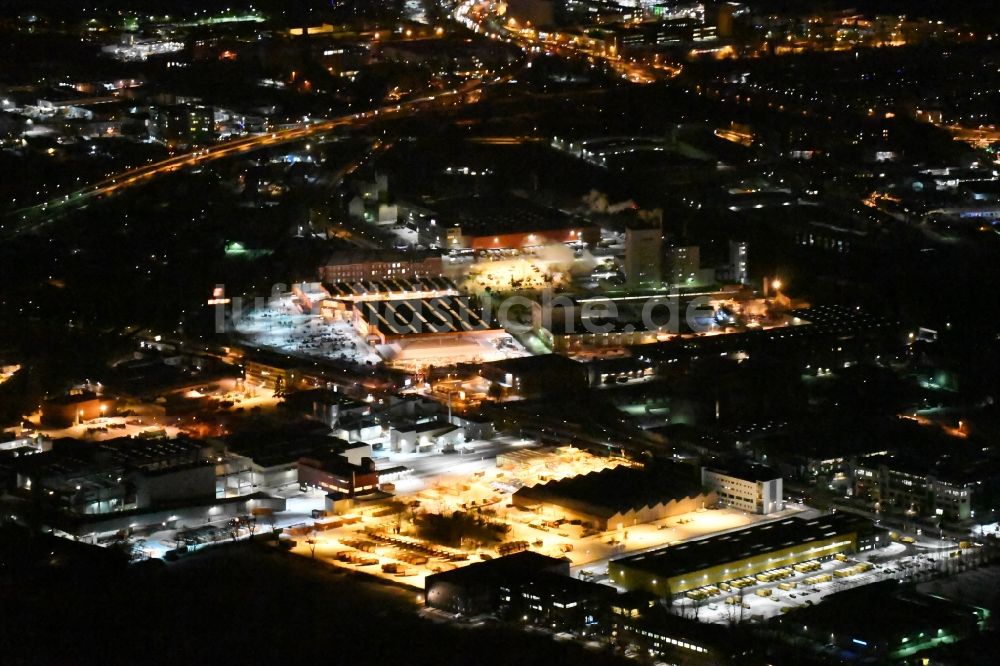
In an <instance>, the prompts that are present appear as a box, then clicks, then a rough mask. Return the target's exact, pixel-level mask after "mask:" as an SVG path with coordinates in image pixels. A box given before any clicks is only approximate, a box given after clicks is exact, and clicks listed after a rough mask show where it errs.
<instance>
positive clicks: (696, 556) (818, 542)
mask: <svg viewBox="0 0 1000 666" xmlns="http://www.w3.org/2000/svg"><path fill="white" fill-rule="evenodd" d="M888 543H889V536H888V533H887V532H885V530H882V529H880V528H876V527H874V525H872V523H871V522H869V521H867V520H864V519H863V518H859V517H857V516H852V515H849V514H843V513H837V514H832V515H829V516H823V517H820V518H814V519H811V520H805V519H802V518H786V519H784V520H779V521H777V522H773V523H766V524H763V525H755V526H753V527H748V528H746V529H743V530H738V531H735V532H729V533H727V534H721V535H719V536H713V537H709V538H707V539H699V540H697V541H688V542H685V543H681V544H678V545H676V546H668V547H666V548H662V549H660V550H654V551H650V552H647V553H641V554H639V555H633V556H631V557H624V558H621V559H618V560H614V561H612V562H611V563H610V564H609V565H608V574H609V576H610V578H611V582H612V583H615V584H616V585H619V586H622V587H624V588H626V589H629V590H645V591H647V592H650V593H652V594H655V595H657V596H660V597H669V596H671V595H675V594H680V593H683V592H687V591H689V590H694V589H697V588H699V587H705V586H707V585H717V584H719V583H722V582H725V581H729V580H735V579H737V578H742V577H745V576H754V575H756V574H758V573H763V572H765V571H769V570H771V569H777V568H780V567H789V566H793V565H795V564H799V563H801V562H805V561H808V560H818V559H826V558H830V557H833V556H834V555H836V554H838V553H855V552H858V551H864V550H870V549H872V548H880V547H882V546H885V545H888Z"/></svg>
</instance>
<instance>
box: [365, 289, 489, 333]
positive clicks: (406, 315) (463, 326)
mask: <svg viewBox="0 0 1000 666" xmlns="http://www.w3.org/2000/svg"><path fill="white" fill-rule="evenodd" d="M356 307H357V309H358V313H359V314H360V315H361V317H362V318H363V319H364V320H365V322H367V323H368V325H369V326H372V327H374V328H377V329H378V330H379V331H381V332H382V333H383V334H385V335H393V336H397V335H400V336H401V335H427V334H430V333H460V332H466V331H487V330H489V329H490V325H489V324H488V323H487V322H486V321H484V320H483V318H482V316H481V315H480V313H479V309H478V308H476V307H474V306H473V305H472V303H471V302H470V300H469V299H468V298H463V297H452V296H447V297H443V298H412V299H407V300H400V301H362V302H359V303H358V304H357V305H356Z"/></svg>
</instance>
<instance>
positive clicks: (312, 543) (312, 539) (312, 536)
mask: <svg viewBox="0 0 1000 666" xmlns="http://www.w3.org/2000/svg"><path fill="white" fill-rule="evenodd" d="M306 544H307V545H308V546H309V555H311V556H312V558H313V559H316V546H318V545H319V541H317V540H316V530H310V532H309V538H308V539H306Z"/></svg>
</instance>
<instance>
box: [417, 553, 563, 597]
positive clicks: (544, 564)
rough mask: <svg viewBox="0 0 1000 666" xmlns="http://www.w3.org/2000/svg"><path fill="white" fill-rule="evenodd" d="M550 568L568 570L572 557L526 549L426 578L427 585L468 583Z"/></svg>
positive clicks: (522, 575)
mask: <svg viewBox="0 0 1000 666" xmlns="http://www.w3.org/2000/svg"><path fill="white" fill-rule="evenodd" d="M546 571H552V572H560V571H567V572H568V571H569V560H567V559H566V558H559V557H549V556H548V555H542V554H540V553H535V552H532V551H530V550H525V551H521V552H520V553H514V554H513V555H505V556H503V557H498V558H496V559H493V560H488V561H486V562H476V563H474V564H470V565H469V566H466V567H459V568H457V569H452V570H451V571H443V572H441V573H436V574H432V575H430V576H428V577H427V579H426V583H425V589H427V588H429V587H430V586H431V585H432V584H433V583H449V584H451V585H459V586H468V585H474V584H477V583H501V582H505V581H516V580H525V579H528V578H531V577H533V576H536V575H538V574H540V573H542V572H546Z"/></svg>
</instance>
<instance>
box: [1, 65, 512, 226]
mask: <svg viewBox="0 0 1000 666" xmlns="http://www.w3.org/2000/svg"><path fill="white" fill-rule="evenodd" d="M511 79H513V75H511V74H508V75H505V76H498V77H496V78H494V79H492V80H491V81H489V82H486V83H485V84H484V82H481V81H478V80H476V81H470V82H468V83H466V84H464V85H462V86H461V87H459V88H455V89H452V90H447V91H444V92H439V93H435V94H428V95H423V96H421V97H417V98H414V99H410V100H408V101H405V102H400V103H398V104H391V105H386V106H382V107H379V108H377V109H372V110H370V111H364V112H359V113H354V114H349V115H345V116H340V117H337V118H331V119H327V120H317V121H312V122H303V123H299V124H297V125H295V126H293V127H286V128H284V129H280V130H276V131H274V132H270V133H267V134H260V135H255V136H249V137H243V138H239V139H233V140H231V141H225V142H222V143H218V144H215V145H213V146H209V147H206V148H200V149H198V150H194V151H191V152H188V153H182V154H180V155H175V156H173V157H168V158H167V159H165V160H160V161H159V162H153V163H151V164H146V165H143V166H139V167H135V168H132V169H128V170H126V171H122V172H121V173H118V174H115V175H114V176H112V177H110V178H107V179H105V180H102V181H100V182H97V183H93V184H91V185H88V186H86V187H84V188H81V189H79V190H76V191H74V192H70V193H69V194H65V195H63V196H61V197H57V198H55V199H52V200H50V201H47V202H44V203H41V204H38V205H35V206H32V207H29V208H24V209H21V210H19V211H17V213H15V215H19V216H20V217H21V224H20V225H18V226H17V228H15V229H11V230H10V234H13V235H16V234H20V233H25V232H28V231H33V230H36V229H37V228H39V227H40V226H41V225H43V224H44V223H45V221H46V218H48V216H49V215H51V214H53V213H58V212H61V211H63V210H66V209H70V208H73V207H75V206H80V205H84V204H86V203H88V202H89V201H90V200H92V199H97V198H100V197H103V196H108V195H111V194H114V193H116V192H118V191H119V190H122V189H125V188H129V187H132V186H135V185H140V184H143V183H146V182H148V181H150V180H152V179H153V178H155V177H157V176H161V175H164V174H168V173H171V172H174V171H177V170H179V169H182V168H186V167H194V166H198V165H200V164H204V163H206V162H211V161H213V160H218V159H222V158H225V157H230V156H233V155H239V154H241V153H247V152H250V151H254V150H260V149H262V148H269V147H272V146H278V145H281V144H285V143H290V142H294V141H300V140H302V139H306V138H308V137H311V136H314V135H316V134H323V133H324V132H329V131H331V130H333V129H336V128H340V127H353V126H359V125H363V124H365V123H368V122H371V121H373V120H375V119H377V118H378V117H379V116H390V117H391V116H395V115H404V114H409V113H413V112H414V111H417V110H419V108H420V107H421V106H423V105H426V104H438V103H440V102H452V101H453V99H454V98H456V97H458V98H461V96H463V95H465V94H467V93H470V92H472V91H474V90H477V89H479V88H481V87H482V86H483V85H486V84H497V83H506V82H507V81H510V80H511ZM35 216H38V218H37V219H35V220H34V221H31V222H29V218H31V217H35ZM3 231H6V229H5V228H4V227H3V226H2V225H0V232H3Z"/></svg>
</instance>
